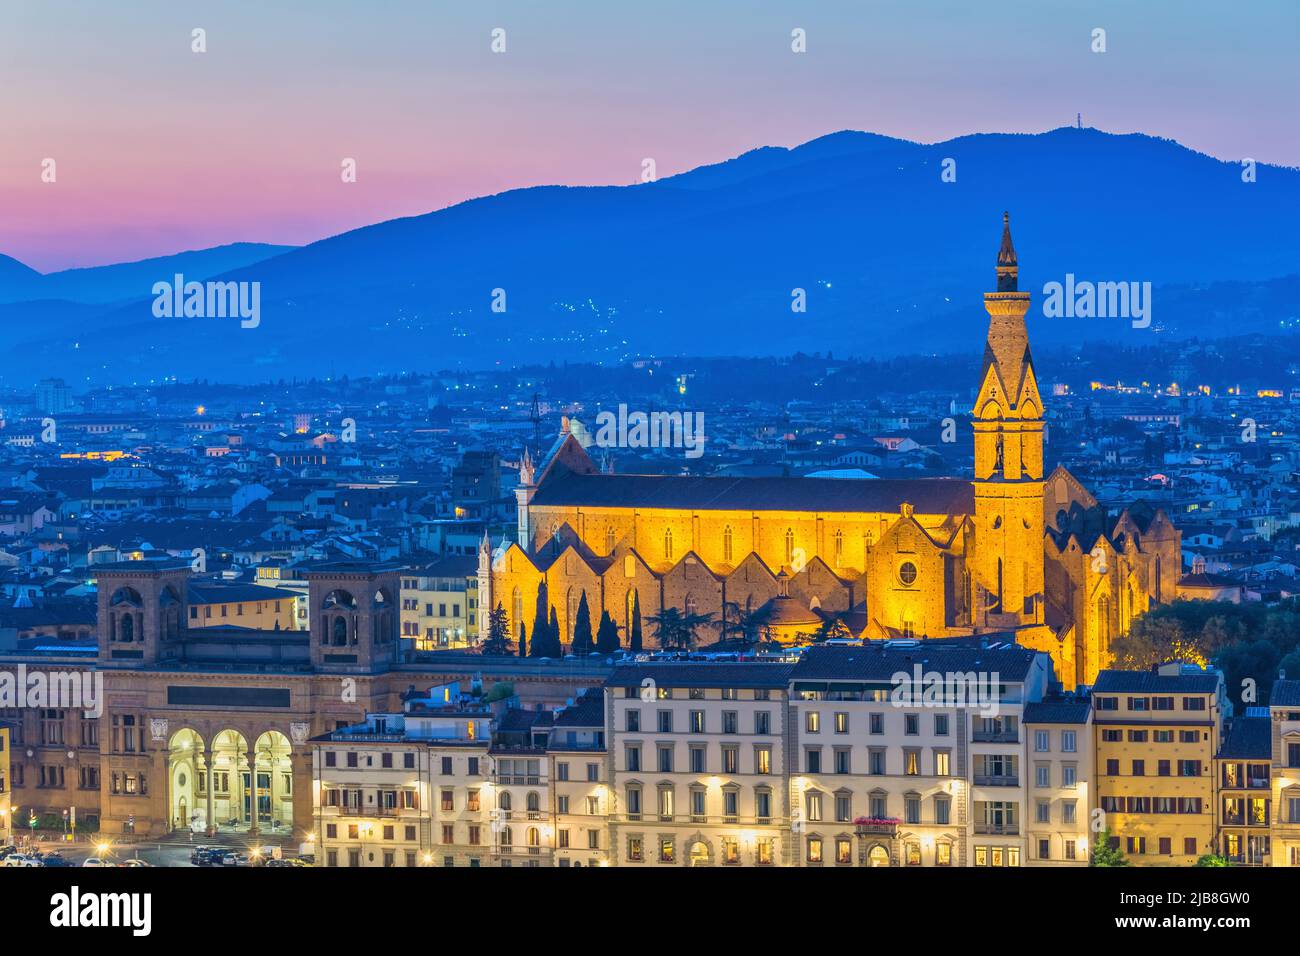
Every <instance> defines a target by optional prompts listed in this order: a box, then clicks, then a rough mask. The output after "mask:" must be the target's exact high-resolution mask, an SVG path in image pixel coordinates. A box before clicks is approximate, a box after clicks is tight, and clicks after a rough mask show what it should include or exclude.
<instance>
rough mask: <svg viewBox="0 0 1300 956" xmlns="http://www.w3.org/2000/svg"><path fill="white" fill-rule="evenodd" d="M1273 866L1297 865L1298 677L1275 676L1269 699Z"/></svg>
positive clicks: (1299, 815) (1299, 842)
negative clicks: (1279, 678)
mask: <svg viewBox="0 0 1300 956" xmlns="http://www.w3.org/2000/svg"><path fill="white" fill-rule="evenodd" d="M1269 722H1270V725H1271V731H1270V734H1269V738H1270V741H1271V744H1272V748H1271V749H1272V796H1273V826H1272V853H1271V860H1272V864H1273V865H1274V866H1300V680H1294V679H1293V680H1279V681H1277V682H1276V683H1274V684H1273V692H1272V695H1271V697H1270V699H1269Z"/></svg>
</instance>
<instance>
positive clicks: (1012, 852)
mask: <svg viewBox="0 0 1300 956" xmlns="http://www.w3.org/2000/svg"><path fill="white" fill-rule="evenodd" d="M900 674H901V675H903V676H904V677H906V678H907V680H908V681H909V682H910V683H908V684H902V683H900V681H899V680H898V675H900ZM936 675H937V676H938V677H939V678H940V679H941V682H940V683H939V684H937V685H935V686H936V687H938V688H941V689H942V693H940V694H938V695H936V696H921V695H918V697H917V698H916V699H914V698H912V697H911V696H910V695H908V696H902V695H900V694H899V693H898V692H897V691H898V689H899V688H901V687H913V686H914V687H918V688H921V689H922V690H924V688H925V687H926V686H927V682H928V681H930V680H931V679H932V678H934V677H935V676H936ZM968 675H969V676H971V677H973V678H976V679H978V678H979V677H980V676H985V677H987V678H988V681H987V682H986V686H987V688H988V693H987V694H986V695H985V696H986V701H985V706H983V707H981V706H980V705H979V693H978V689H977V686H976V685H971V684H969V682H968V681H967V676H968ZM994 675H997V676H996V677H994ZM949 677H952V678H954V680H952V681H950V680H949V679H948V678H949ZM1050 679H1051V662H1050V660H1049V658H1048V656H1047V655H1046V654H1042V653H1035V652H1034V651H1031V650H1028V649H1025V648H1020V647H1016V646H1015V645H1003V646H1000V647H997V648H990V647H983V648H982V647H980V645H979V642H968V643H967V645H966V646H943V645H939V644H935V643H925V644H922V643H919V642H915V641H891V642H885V643H881V644H869V645H866V646H864V647H861V648H845V647H820V648H812V649H810V650H809V651H808V652H806V653H805V655H804V656H803V658H802V660H801V661H800V663H799V664H798V665H797V666H796V667H795V669H794V674H793V680H792V684H791V708H790V709H791V716H790V723H791V733H790V735H791V739H792V740H794V741H795V742H796V743H795V746H796V748H797V753H798V755H799V756H798V766H797V767H795V766H792V767H791V774H792V779H791V792H792V804H793V805H794V807H795V810H794V813H793V816H792V820H791V827H792V830H793V831H794V835H795V838H796V842H797V844H798V845H799V851H798V854H797V858H796V860H795V861H794V862H796V863H797V864H798V865H803V866H969V865H972V864H973V863H974V862H975V852H974V847H975V846H976V845H978V846H980V847H981V848H982V849H981V851H980V861H981V865H1000V866H1002V865H1017V864H1018V863H1019V862H1020V859H1021V849H1022V844H1021V842H1020V841H1021V834H1022V831H1021V830H1020V829H1019V820H1020V818H1021V815H1022V814H1023V806H1024V800H1023V784H1022V781H1021V780H1020V778H1019V775H1018V768H1019V766H1020V750H1021V740H1020V737H1019V734H1018V724H1019V716H1020V713H1021V711H1022V710H1023V707H1024V701H1025V700H1026V699H1027V698H1028V699H1034V698H1037V697H1041V696H1042V694H1043V692H1044V691H1045V689H1046V687H1047V684H1048V683H1049V682H1050ZM957 681H960V683H957ZM792 763H793V761H792ZM977 766H978V768H979V769H978V772H979V773H980V774H981V777H980V779H979V786H978V789H976V788H975V787H973V785H972V784H973V781H974V777H973V776H972V773H973V772H974V771H975V769H976V767H977ZM976 794H978V795H979V797H980V800H979V802H978V804H975V803H972V798H973V797H974V796H975V795H976ZM973 811H974V812H975V813H976V814H977V815H973ZM994 848H996V849H994Z"/></svg>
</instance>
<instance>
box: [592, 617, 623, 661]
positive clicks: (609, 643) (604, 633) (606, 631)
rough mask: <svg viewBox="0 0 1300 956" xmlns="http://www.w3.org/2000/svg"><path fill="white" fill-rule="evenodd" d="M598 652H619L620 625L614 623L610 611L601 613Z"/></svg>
mask: <svg viewBox="0 0 1300 956" xmlns="http://www.w3.org/2000/svg"><path fill="white" fill-rule="evenodd" d="M596 650H598V651H600V653H602V654H612V653H613V652H614V651H616V650H618V625H617V624H615V623H614V619H613V618H612V617H610V616H609V612H608V611H601V612H600V627H599V628H598V629H597V631H596Z"/></svg>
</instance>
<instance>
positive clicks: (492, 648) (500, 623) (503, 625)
mask: <svg viewBox="0 0 1300 956" xmlns="http://www.w3.org/2000/svg"><path fill="white" fill-rule="evenodd" d="M480 651H481V653H483V654H491V655H496V656H500V655H504V654H509V653H510V621H509V619H508V618H507V617H506V609H505V608H503V607H502V606H501V605H500V604H497V606H496V607H495V608H494V609H493V610H492V612H491V613H490V614H488V630H487V637H486V638H484V639H483V646H482V647H481V648H480Z"/></svg>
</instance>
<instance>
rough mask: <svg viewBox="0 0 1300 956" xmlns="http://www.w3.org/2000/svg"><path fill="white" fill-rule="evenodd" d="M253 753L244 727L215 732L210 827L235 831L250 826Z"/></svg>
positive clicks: (209, 778)
mask: <svg viewBox="0 0 1300 956" xmlns="http://www.w3.org/2000/svg"><path fill="white" fill-rule="evenodd" d="M250 755H251V754H250V751H249V747H248V735H247V734H246V733H244V732H243V731H242V730H237V729H235V728H233V727H229V726H227V727H225V728H224V729H222V730H221V731H219V732H217V733H216V734H214V735H213V737H212V767H211V769H210V771H209V773H208V781H207V783H208V787H210V788H211V790H212V797H211V804H212V813H213V819H212V820H210V821H209V825H210V826H211V825H215V826H217V827H218V828H221V829H227V830H236V831H243V830H247V829H248V827H249V824H250V822H251V819H252V816H251V810H252V807H251V803H250V796H249V788H248V785H247V775H248V773H249V758H250Z"/></svg>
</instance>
